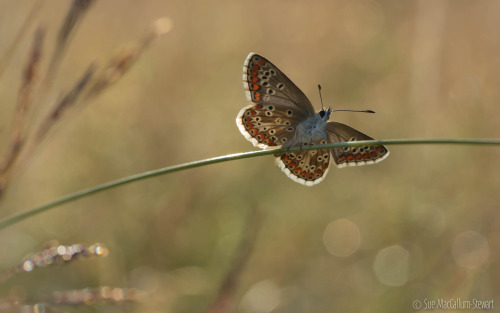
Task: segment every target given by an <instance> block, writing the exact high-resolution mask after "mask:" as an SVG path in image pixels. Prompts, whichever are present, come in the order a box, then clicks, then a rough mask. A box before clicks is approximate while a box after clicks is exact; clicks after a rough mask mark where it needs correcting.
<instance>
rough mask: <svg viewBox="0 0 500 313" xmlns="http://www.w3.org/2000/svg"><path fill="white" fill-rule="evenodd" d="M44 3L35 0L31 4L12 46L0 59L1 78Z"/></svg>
mask: <svg viewBox="0 0 500 313" xmlns="http://www.w3.org/2000/svg"><path fill="white" fill-rule="evenodd" d="M44 3H45V1H44V0H36V1H35V3H34V4H33V7H32V8H31V11H30V12H29V13H28V16H27V17H26V19H25V20H24V22H23V26H22V27H21V29H20V30H19V33H18V34H17V36H16V38H15V39H14V42H13V43H12V45H11V46H10V47H9V49H8V50H7V51H6V52H5V54H4V55H3V57H2V59H0V77H2V74H3V72H4V70H5V68H6V67H7V64H9V62H10V60H11V59H12V56H13V55H14V52H15V51H16V49H17V47H18V46H19V43H20V42H21V41H22V40H23V38H24V36H25V35H26V33H27V31H28V29H29V28H30V26H31V25H32V23H33V22H34V21H35V20H36V16H37V14H38V13H39V12H40V9H41V8H42V5H43V4H44Z"/></svg>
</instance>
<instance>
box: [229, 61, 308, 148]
mask: <svg viewBox="0 0 500 313" xmlns="http://www.w3.org/2000/svg"><path fill="white" fill-rule="evenodd" d="M243 86H244V87H245V92H246V95H247V98H248V100H250V101H252V102H253V104H251V105H249V106H247V107H245V108H243V109H242V110H241V111H240V113H239V114H238V116H237V117H236V123H237V125H238V128H239V129H240V132H241V133H242V134H243V135H244V136H245V138H246V139H247V140H249V141H251V142H252V143H253V144H254V145H255V146H257V147H259V148H263V149H265V148H268V147H281V146H283V145H286V144H287V143H289V142H291V141H292V140H293V138H294V136H295V131H296V127H297V125H298V124H299V123H300V122H302V121H304V120H306V119H307V118H308V117H310V116H314V108H313V106H312V104H311V102H310V101H309V100H308V99H307V97H306V96H305V95H304V93H303V92H302V91H301V90H300V89H299V88H298V87H297V86H296V85H295V84H294V83H293V82H292V81H291V80H290V79H289V78H288V77H287V76H286V75H285V74H283V72H281V71H280V70H279V69H278V68H277V67H276V66H274V65H273V64H272V63H271V62H269V60H267V59H265V58H264V57H262V56H260V55H258V54H255V53H250V54H249V55H248V57H247V59H246V60H245V64H244V66H243Z"/></svg>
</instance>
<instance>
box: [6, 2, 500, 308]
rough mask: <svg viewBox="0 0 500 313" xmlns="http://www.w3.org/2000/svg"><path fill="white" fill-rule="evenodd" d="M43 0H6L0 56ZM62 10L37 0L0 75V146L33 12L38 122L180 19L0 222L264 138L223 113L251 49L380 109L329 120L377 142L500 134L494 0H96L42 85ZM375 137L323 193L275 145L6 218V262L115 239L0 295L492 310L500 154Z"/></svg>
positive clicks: (314, 95)
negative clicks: (107, 289)
mask: <svg viewBox="0 0 500 313" xmlns="http://www.w3.org/2000/svg"><path fill="white" fill-rule="evenodd" d="M37 3H38V1H34V0H21V1H13V0H10V1H9V0H2V1H0V38H1V39H0V58H2V56H4V55H5V54H6V53H7V51H9V49H10V48H11V47H12V46H13V44H14V42H15V40H16V37H17V36H18V34H19V32H20V30H21V29H22V27H23V25H25V24H24V23H25V21H26V18H27V17H28V16H29V14H30V12H31V10H32V8H33V7H34V6H36V5H37ZM71 6H72V2H71V1H64V0H53V1H48V2H46V3H44V5H43V6H42V7H40V9H39V10H38V11H37V14H36V15H34V16H33V17H30V18H29V21H30V24H29V26H27V29H26V34H25V35H24V36H23V37H22V39H21V40H20V41H19V45H18V46H17V47H16V49H15V52H14V53H13V55H12V58H10V59H9V60H8V62H7V63H6V65H5V67H4V69H3V73H2V76H1V77H0V110H1V114H0V144H1V146H0V147H1V149H2V150H0V151H1V152H2V155H4V153H5V152H6V151H8V149H9V146H10V144H11V137H10V136H11V125H12V123H13V119H14V115H15V111H16V105H17V103H18V98H19V94H20V88H21V84H22V82H23V79H24V78H23V71H24V69H25V67H26V65H27V64H28V60H29V58H30V53H31V49H32V48H31V47H32V46H33V36H34V34H35V30H36V28H37V27H39V26H42V27H44V28H45V30H46V35H45V40H44V43H43V49H42V53H41V59H40V65H39V67H38V74H37V76H36V78H35V79H36V81H37V84H36V86H35V87H34V88H33V91H32V99H33V101H32V110H33V111H32V112H33V113H32V114H31V116H30V118H29V119H28V121H27V122H26V123H27V124H26V125H27V126H28V127H29V130H30V131H33V129H36V125H37V123H39V122H40V121H42V120H43V119H44V116H45V114H47V112H49V111H50V108H52V107H54V105H56V104H57V103H58V101H60V100H61V99H62V98H63V96H64V95H65V94H66V93H67V92H69V91H70V90H71V89H72V88H73V87H74V85H75V84H76V83H77V81H78V80H79V79H80V77H81V76H82V75H83V73H84V72H85V70H86V69H87V68H88V66H89V64H91V63H92V62H97V63H96V64H97V66H98V70H102V69H103V68H105V67H106V65H107V64H108V62H109V60H110V59H112V58H113V57H114V56H116V55H117V53H120V52H119V51H121V50H120V49H122V47H124V46H125V47H127V46H130V45H131V44H132V45H134V43H137V42H140V41H141V39H142V38H143V37H144V34H147V32H148V29H149V28H150V25H151V23H152V22H154V21H155V20H157V19H159V18H161V17H166V18H168V20H167V21H168V23H173V27H172V29H171V31H170V32H168V33H167V34H165V35H164V36H162V37H159V38H157V39H155V40H154V42H152V43H151V45H150V46H148V47H147V48H146V49H145V50H144V51H143V53H142V54H141V55H140V57H139V58H138V59H137V60H136V61H135V62H134V63H133V64H132V65H131V67H130V69H129V70H128V71H127V72H126V73H125V74H124V75H123V76H121V77H120V79H119V80H118V81H116V83H115V84H113V85H110V86H108V87H106V88H105V89H104V90H103V91H102V92H101V93H99V94H98V96H96V97H93V98H91V99H90V100H88V101H84V102H82V103H80V104H81V105H80V106H78V107H77V106H75V107H74V108H71V109H70V110H68V111H67V112H66V114H64V118H61V120H60V121H59V122H58V123H57V125H54V127H53V128H52V129H51V130H50V131H49V133H48V135H47V137H46V138H45V140H44V141H43V143H42V144H41V145H40V146H39V147H38V148H37V149H36V150H35V151H34V153H33V155H32V157H31V158H30V159H29V160H28V161H26V162H25V164H23V165H22V166H20V167H19V169H18V170H17V171H16V172H15V174H13V175H12V178H11V179H10V180H9V183H8V186H7V188H6V190H5V191H4V194H3V196H2V199H1V200H0V209H1V210H0V216H1V217H2V218H5V217H7V216H11V215H14V214H18V213H20V212H22V211H25V210H27V209H30V208H33V207H35V206H38V205H41V204H44V203H47V202H49V201H51V200H54V199H56V198H58V197H61V196H63V195H66V194H68V193H71V192H74V191H77V190H80V189H84V188H88V187H92V186H95V185H97V184H100V183H103V182H107V181H110V180H114V179H117V178H121V177H125V176H128V175H132V174H136V173H140V172H143V171H148V170H153V169H158V168H161V167H165V166H171V165H176V164H181V163H184V162H189V161H195V160H200V159H203V158H209V157H215V156H221V155H225V154H230V153H236V152H243V151H252V150H255V149H256V148H254V147H253V146H252V144H251V143H250V142H248V141H247V140H245V139H244V137H243V136H242V135H241V134H240V132H239V131H238V129H237V127H236V123H235V117H236V114H237V113H238V112H239V110H240V109H241V108H242V107H243V106H245V105H247V101H246V98H245V94H244V90H243V86H242V82H241V76H242V66H243V62H244V60H245V58H246V56H247V55H248V53H249V52H252V51H253V52H256V53H259V54H262V55H263V56H265V57H266V58H268V59H269V60H270V61H272V62H273V63H274V64H275V65H277V66H278V67H279V68H280V69H281V70H283V72H285V73H286V74H287V75H288V76H289V77H290V78H291V79H292V80H293V81H294V82H295V83H296V84H297V85H298V86H299V87H300V88H301V89H302V90H303V91H304V93H305V94H306V95H307V96H308V97H309V99H310V100H311V102H312V103H313V104H314V105H315V107H316V109H318V110H319V109H320V102H319V96H318V92H317V84H321V85H322V87H323V89H322V90H323V99H324V101H325V105H326V106H331V107H333V108H334V109H357V110H364V109H372V110H374V111H376V112H377V114H375V115H369V114H354V113H348V112H338V113H335V114H334V116H333V120H335V121H339V122H342V123H345V124H348V125H350V126H352V127H354V128H356V129H358V130H360V131H362V132H365V133H367V134H368V135H370V136H372V137H374V138H377V139H389V138H498V137H499V134H500V123H499V122H498V116H499V114H500V89H499V88H498V86H499V85H500V36H499V33H498V29H499V28H500V19H498V15H499V12H500V2H498V1H465V0H464V1H461V0H459V1H441V0H438V1H423V0H421V1H361V0H359V1H358V0H354V1H345V0H339V1H337V0H336V1H326V0H325V1H315V2H312V3H311V2H305V1H266V2H263V1H259V2H255V3H252V2H248V1H228V0H226V1H223V0H222V1H221V0H219V1H182V0H171V1H160V0H148V1H138V0H106V1H99V0H96V1H94V2H93V3H92V5H91V6H90V7H89V8H88V10H87V11H86V12H85V14H84V16H83V17H82V18H81V19H80V20H79V21H78V23H77V24H76V26H75V29H74V32H73V33H72V35H71V38H70V39H69V41H68V43H67V46H66V47H65V49H64V54H63V55H62V56H61V58H60V64H59V67H58V70H57V74H55V75H54V79H53V82H52V84H51V86H50V88H48V87H47V86H46V85H43V83H42V82H43V80H44V77H45V75H46V73H47V71H48V68H49V66H50V60H51V57H52V55H53V54H54V51H55V49H56V48H55V46H56V42H57V38H58V33H59V30H60V28H61V25H62V24H63V22H64V20H65V18H66V15H67V13H68V10H69V9H70V7H71ZM164 21H165V20H164ZM388 148H389V150H390V151H391V155H390V156H389V157H388V158H387V159H386V160H385V161H383V162H382V163H379V164H377V165H374V166H363V167H359V168H346V169H336V168H332V169H331V170H330V172H329V174H328V176H327V177H326V179H325V180H324V181H323V182H322V183H320V184H319V185H317V186H314V187H305V186H302V185H300V184H297V183H295V182H293V181H292V180H290V179H289V178H287V177H286V176H285V174H283V173H282V172H281V171H280V169H279V168H278V167H277V166H276V165H275V164H274V160H273V158H272V157H271V156H266V157H259V158H252V159H247V160H239V161H231V162H226V163H221V164H216V165H210V166H206V167H201V168H196V169H191V170H186V171H183V172H179V173H174V174H171V175H165V176H161V177H157V178H153V179H149V180H146V181H141V182H137V183H133V184H129V185H126V186H122V187H119V188H116V189H113V190H109V191H106V192H103V193H100V194H97V195H93V196H90V197H86V198H83V199H80V200H78V201H76V202H72V203H69V204H66V205H63V206H60V207H57V208H55V209H53V210H51V211H48V212H45V213H43V214H40V215H37V216H33V217H31V218H29V219H27V220H24V221H22V222H20V223H17V224H15V225H13V226H9V227H7V228H4V229H1V230H0V256H1V257H0V269H9V268H12V267H14V266H16V265H18V264H20V262H21V261H22V258H23V256H25V255H26V254H28V253H33V252H36V251H39V250H41V249H42V247H43V245H44V243H45V242H47V241H49V240H53V239H56V240H58V241H59V242H60V243H61V244H64V245H70V244H72V243H83V244H85V245H90V244H92V243H95V242H100V243H102V244H103V245H105V246H106V247H107V248H108V249H109V254H108V256H107V257H106V258H97V259H88V260H81V261H78V262H74V263H72V264H68V265H66V266H58V267H50V268H41V269H37V270H36V271H33V272H32V273H21V274H19V275H17V276H15V277H13V278H11V279H10V280H8V281H7V282H5V283H4V284H2V286H0V292H1V294H0V297H7V295H12V294H13V293H17V294H20V295H21V296H19V297H22V298H23V299H27V300H26V301H28V300H29V299H32V298H33V299H38V298H39V297H43V296H44V295H46V294H49V293H51V292H53V291H60V290H70V289H81V288H86V287H98V286H117V287H124V288H136V289H139V290H143V291H145V292H147V295H148V296H147V299H146V300H145V301H142V302H140V303H133V304H118V305H110V306H95V307H94V306H91V307H79V306H77V307H69V308H68V307H63V310H70V311H80V310H81V311H89V310H106V311H110V310H112V311H125V312H136V311H137V312H144V311H147V312H245V313H265V312H335V311H340V312H379V311H380V312H382V311H383V312H402V311H403V312H404V311H410V310H411V311H418V309H420V310H422V311H426V310H425V309H426V305H427V304H428V303H429V301H437V300H439V299H442V300H449V299H455V300H456V299H461V300H463V301H471V302H472V301H473V300H474V299H476V300H484V301H490V300H494V304H495V305H496V306H495V307H494V308H495V309H497V306H499V305H500V293H499V291H500V269H499V264H500V255H499V251H500V215H499V213H498V210H499V209H500V193H499V190H500V177H499V173H500V165H499V163H498V162H497V161H498V159H499V157H500V151H499V150H498V148H497V147H493V146H491V147H482V146H450V145H433V146H428V145H427V146H426V145H411V146H410V145H408V146H389V147H388ZM37 297H38V298H37ZM424 300H425V301H427V302H425V301H424ZM418 303H420V307H419V306H418ZM414 309H417V310H414ZM469 309H470V311H472V307H470V308H469ZM448 311H453V310H448ZM463 311H468V310H461V312H463ZM475 311H477V310H475Z"/></svg>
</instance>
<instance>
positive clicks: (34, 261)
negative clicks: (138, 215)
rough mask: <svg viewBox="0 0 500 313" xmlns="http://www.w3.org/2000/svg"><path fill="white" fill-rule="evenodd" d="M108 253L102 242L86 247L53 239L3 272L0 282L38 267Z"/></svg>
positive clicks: (61, 263)
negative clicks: (61, 242) (67, 244)
mask: <svg viewBox="0 0 500 313" xmlns="http://www.w3.org/2000/svg"><path fill="white" fill-rule="evenodd" d="M107 255H108V250H107V249H106V248H105V247H104V246H103V245H102V244H100V243H95V244H93V245H90V246H88V247H85V246H84V245H83V244H80V243H77V244H72V245H70V246H63V245H60V244H59V243H58V242H57V241H52V242H50V243H48V244H47V245H46V247H45V248H44V249H43V250H41V251H39V252H37V253H34V254H30V255H27V256H26V257H24V258H23V261H22V262H21V263H20V264H19V265H17V266H15V267H13V268H11V269H8V270H6V271H4V272H1V273H0V282H4V281H6V280H8V279H10V278H12V277H13V276H15V275H16V274H19V273H23V272H31V271H33V270H34V269H36V268H42V267H49V266H57V265H66V264H69V263H70V262H73V261H75V260H78V259H81V258H89V257H96V256H97V257H101V256H107Z"/></svg>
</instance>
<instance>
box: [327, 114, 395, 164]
mask: <svg viewBox="0 0 500 313" xmlns="http://www.w3.org/2000/svg"><path fill="white" fill-rule="evenodd" d="M325 130H326V133H327V136H328V141H329V142H349V141H359V140H373V138H371V137H370V136H367V135H365V134H363V133H362V132H360V131H357V130H355V129H354V128H352V127H349V126H347V125H344V124H342V123H336V122H329V123H328V124H327V125H326V129H325ZM332 155H333V159H334V161H335V163H336V164H337V167H345V166H359V165H365V164H374V163H378V162H380V161H382V160H383V159H385V158H386V157H387V156H388V155H389V151H388V150H387V148H386V147H384V146H382V145H380V146H364V147H341V148H334V149H332Z"/></svg>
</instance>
